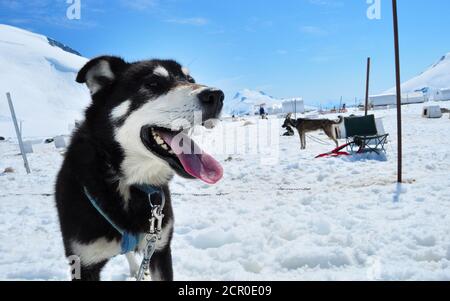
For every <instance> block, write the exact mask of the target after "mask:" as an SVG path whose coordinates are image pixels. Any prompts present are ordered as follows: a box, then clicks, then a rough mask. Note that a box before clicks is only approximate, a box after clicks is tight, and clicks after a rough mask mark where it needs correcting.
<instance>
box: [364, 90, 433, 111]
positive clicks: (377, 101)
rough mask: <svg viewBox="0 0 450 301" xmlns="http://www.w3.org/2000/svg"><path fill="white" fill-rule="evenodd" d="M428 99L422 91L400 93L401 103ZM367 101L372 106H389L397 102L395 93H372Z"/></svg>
mask: <svg viewBox="0 0 450 301" xmlns="http://www.w3.org/2000/svg"><path fill="white" fill-rule="evenodd" d="M426 101H428V99H427V96H425V94H424V93H423V92H413V93H405V94H402V104H413V103H424V102H426ZM369 103H370V105H371V106H372V107H379V106H391V105H396V104H397V95H396V94H381V95H372V96H370V97H369Z"/></svg>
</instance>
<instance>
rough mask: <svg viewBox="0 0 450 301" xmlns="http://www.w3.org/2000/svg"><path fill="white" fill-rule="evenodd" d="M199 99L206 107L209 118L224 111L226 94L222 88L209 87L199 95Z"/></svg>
mask: <svg viewBox="0 0 450 301" xmlns="http://www.w3.org/2000/svg"><path fill="white" fill-rule="evenodd" d="M198 99H199V100H200V102H201V103H202V105H203V106H204V108H205V112H206V115H208V116H207V117H209V118H215V117H217V116H218V115H219V113H220V112H221V111H222V107H223V101H224V99H225V94H224V93H223V92H222V91H221V90H217V89H207V90H204V91H202V92H201V93H200V94H199V95H198Z"/></svg>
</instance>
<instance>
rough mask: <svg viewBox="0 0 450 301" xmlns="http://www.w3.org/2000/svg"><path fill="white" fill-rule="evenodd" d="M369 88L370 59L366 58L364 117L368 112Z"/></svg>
mask: <svg viewBox="0 0 450 301" xmlns="http://www.w3.org/2000/svg"><path fill="white" fill-rule="evenodd" d="M369 88H370V57H368V58H367V75H366V107H365V115H366V116H367V114H368V111H369Z"/></svg>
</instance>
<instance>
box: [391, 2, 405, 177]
mask: <svg viewBox="0 0 450 301" xmlns="http://www.w3.org/2000/svg"><path fill="white" fill-rule="evenodd" d="M392 12H393V21H394V44H395V80H396V90H397V139H398V141H397V143H398V167H397V168H398V170H397V176H398V178H397V182H398V183H402V182H403V174H402V172H403V168H402V167H403V161H402V156H403V145H402V88H401V77H400V45H399V38H398V15H397V0H392Z"/></svg>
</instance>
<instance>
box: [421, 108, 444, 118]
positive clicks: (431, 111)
mask: <svg viewBox="0 0 450 301" xmlns="http://www.w3.org/2000/svg"><path fill="white" fill-rule="evenodd" d="M422 117H424V118H441V117H442V111H441V107H440V106H427V107H424V108H423V113H422Z"/></svg>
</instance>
